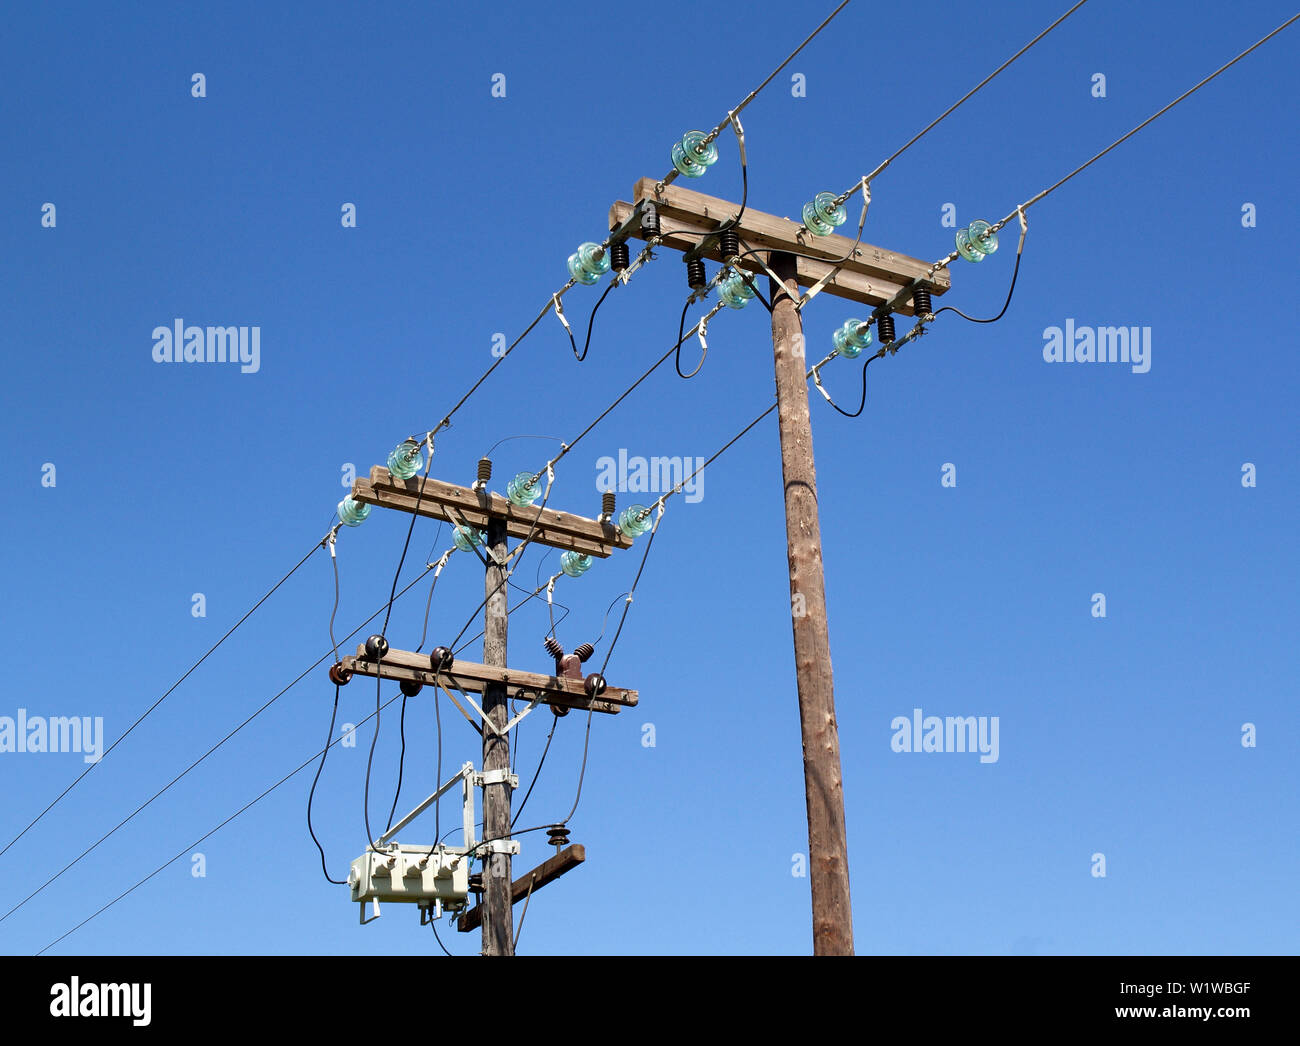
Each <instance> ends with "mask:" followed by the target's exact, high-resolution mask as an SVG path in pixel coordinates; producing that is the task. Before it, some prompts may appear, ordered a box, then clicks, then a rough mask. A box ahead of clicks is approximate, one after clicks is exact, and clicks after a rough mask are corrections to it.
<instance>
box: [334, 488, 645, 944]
mask: <svg viewBox="0 0 1300 1046" xmlns="http://www.w3.org/2000/svg"><path fill="white" fill-rule="evenodd" d="M352 497H353V499H354V500H355V501H357V502H359V503H361V504H363V505H378V506H381V507H383V508H388V509H394V510H396V511H399V512H411V513H414V514H416V515H419V516H424V517H426V518H428V519H437V520H441V521H443V522H446V523H452V524H455V525H456V526H462V527H467V528H470V529H473V530H483V531H485V532H486V533H485V539H486V540H485V542H484V544H485V549H484V552H485V556H484V558H485V559H486V560H487V570H486V576H485V578H484V585H485V591H486V596H487V598H486V599H485V601H484V604H483V614H484V625H483V664H477V663H475V662H471V661H460V660H456V658H455V656H454V654H453V653H452V651H451V650H450V649H448V648H446V647H436V648H435V649H434V651H433V653H432V654H421V653H416V652H414V651H411V650H397V649H389V650H387V651H386V652H385V653H384V655H383V657H382V658H372V657H370V655H369V654H367V653H366V648H365V645H364V644H363V645H361V646H359V647H358V648H357V653H356V654H355V655H354V656H350V657H344V658H341V659H340V660H339V662H338V664H336V665H334V666H333V667H332V668H331V669H330V673H331V678H332V679H333V678H335V676H336V674H337V675H339V676H340V677H341V681H342V682H346V681H347V679H348V678H349V677H350V676H351V675H353V674H354V673H355V674H358V675H366V676H372V677H373V676H378V677H380V678H382V679H391V680H394V681H396V682H400V683H402V684H404V685H405V684H411V683H414V684H418V686H417V687H416V689H417V690H418V689H419V687H422V686H434V687H438V688H440V689H441V690H442V691H443V692H444V693H446V695H447V697H448V698H449V699H450V700H451V701H452V703H453V704H455V706H456V707H457V708H458V709H459V710H460V712H461V714H462V715H464V716H465V718H466V719H468V720H469V721H470V722H471V723H472V724H473V725H474V727H475V728H476V729H478V730H479V731H480V732H481V733H482V735H483V772H482V774H476V775H474V777H475V779H476V780H477V781H478V782H479V783H481V784H482V786H483V836H482V843H481V844H480V845H482V846H483V850H482V851H481V853H482V857H483V893H482V898H481V900H480V902H479V903H478V904H477V905H475V906H474V907H471V908H468V909H464V910H461V914H460V918H459V919H458V928H459V929H460V930H461V931H462V932H469V931H471V930H474V929H477V928H480V927H481V928H482V934H483V945H482V951H483V954H484V955H513V954H514V911H513V906H514V905H515V904H516V903H517V902H519V901H521V900H523V901H524V902H525V903H527V898H529V897H531V895H532V894H533V893H534V892H535V891H537V890H539V889H541V888H542V887H544V886H546V885H548V884H549V883H552V882H555V881H556V880H557V879H559V878H560V877H561V876H563V875H565V874H566V873H568V872H569V871H571V870H572V869H574V868H577V867H578V866H579V865H581V864H582V863H583V862H584V861H585V860H586V849H585V848H584V847H583V846H581V845H578V844H574V845H568V832H567V830H563V829H562V828H557V829H555V830H553V831H552V832H550V833H549V834H550V836H551V843H552V845H554V846H555V847H556V854H555V856H554V857H550V858H548V859H547V860H545V861H543V862H542V863H541V864H539V865H537V866H536V867H535V868H533V869H532V870H531V871H529V872H526V873H525V874H524V875H523V876H521V877H520V878H519V879H517V880H515V881H514V882H512V881H511V863H512V861H511V855H512V853H513V852H514V848H515V847H517V845H518V844H517V843H514V842H513V841H512V840H511V839H510V797H511V790H512V789H513V788H514V787H515V786H516V785H517V784H518V778H516V777H515V776H514V775H513V774H511V772H510V741H509V730H510V727H512V726H513V725H514V724H516V723H518V722H519V721H520V720H521V719H522V718H523V717H524V716H525V715H527V714H529V713H530V712H531V711H532V709H533V708H535V707H539V706H540V705H543V704H544V705H546V706H549V707H550V708H551V709H552V710H553V711H555V713H556V714H557V715H563V714H566V713H567V712H568V711H569V710H571V709H574V708H576V709H580V710H583V711H590V712H601V713H605V714H617V713H618V712H619V711H620V710H621V709H623V708H627V707H632V706H635V705H636V704H637V702H638V695H637V692H636V691H635V690H628V689H626V688H624V687H615V686H610V685H609V684H608V682H607V681H606V680H605V679H604V677H603V676H601V675H599V674H596V673H593V674H591V675H588V676H586V677H585V678H584V677H583V675H582V673H581V668H580V665H581V663H582V661H585V660H586V657H587V656H590V653H591V650H590V647H587V653H586V654H585V655H584V654H580V653H578V651H577V650H575V652H574V654H572V655H569V656H568V657H567V658H563V654H557V655H554V656H555V666H554V667H555V673H554V674H547V673H539V672H529V671H525V670H520V669H517V668H515V669H512V668H510V667H509V666H508V664H507V661H506V630H507V629H506V623H507V616H506V615H507V604H508V602H509V600H508V598H507V596H508V593H507V591H506V577H507V575H508V570H507V567H506V555H507V548H506V545H507V540H508V539H509V538H511V537H515V538H522V539H525V540H528V541H531V542H533V543H534V544H539V545H547V546H549V547H551V548H556V549H560V550H562V551H565V552H574V553H576V554H579V555H584V556H590V557H593V558H598V559H608V558H609V557H610V556H611V555H612V554H613V553H614V551H615V550H617V549H628V548H631V547H632V543H633V539H632V538H631V537H629V536H628V535H626V534H624V533H623V532H622V531H621V530H619V529H618V527H617V526H616V525H615V524H614V522H613V519H612V517H611V516H610V515H609V512H612V506H611V508H610V509H609V512H604V511H603V512H602V515H601V517H600V518H599V519H588V518H586V517H584V516H577V515H574V514H572V513H569V512H559V511H556V510H555V509H549V508H543V507H541V506H532V505H516V504H514V503H512V502H511V501H509V500H507V499H506V498H503V497H501V495H499V494H493V493H489V492H488V491H487V490H486V489H478V488H476V487H459V486H456V485H455V484H452V483H446V482H443V481H441V480H437V479H424V478H420V477H411V478H409V479H399V478H397V477H395V476H393V475H392V474H391V473H390V472H389V471H388V469H386V468H383V467H381V466H378V465H376V466H375V467H374V468H372V469H371V470H370V476H369V478H368V479H360V478H358V479H356V480H354V481H353V484H352ZM581 649H582V647H579V648H578V650H581ZM561 658H563V659H564V662H565V663H564V664H562V663H561ZM453 691H457V692H459V693H460V694H461V695H462V698H464V699H465V700H466V701H467V702H468V703H469V704H470V705H472V706H473V707H474V709H475V711H477V712H479V713H480V714H481V725H480V723H479V722H477V721H475V720H474V719H473V718H471V716H470V713H469V711H468V710H467V709H466V708H465V707H464V705H463V704H462V703H461V701H460V700H458V699H457V698H456V697H455V696H454V694H453ZM471 693H477V694H481V695H482V699H483V701H482V707H481V708H479V706H478V705H474V703H473V701H472V699H470V698H469V697H468V695H469V694H471ZM512 700H516V701H523V702H527V703H528V707H526V708H525V709H524V710H523V711H521V712H518V713H517V714H516V715H515V716H514V718H513V719H511V718H510V702H511V701H512ZM471 769H472V768H471ZM435 798H436V797H435ZM430 801H432V800H430ZM471 821H472V818H471ZM406 823H407V822H406V821H403V822H402V825H403V826H404V825H405V824H406ZM471 831H472V824H471V825H467V826H466V836H467V837H468V836H469V835H470V833H471ZM467 845H470V844H468V843H467Z"/></svg>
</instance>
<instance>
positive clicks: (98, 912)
mask: <svg viewBox="0 0 1300 1046" xmlns="http://www.w3.org/2000/svg"><path fill="white" fill-rule="evenodd" d="M396 700H397V698H396V697H393V698H390V699H389V701H388V704H390V705H391V704H392V703H393V702H394V701H396ZM385 707H387V706H385ZM371 718H373V713H372V715H370V716H367V717H366V718H365V719H363V720H361V722H360V723H358V724H357V726H364V725H365V724H366V723H368V722H369V721H370V719H371ZM341 740H343V735H340V736H339V737H337V738H334V739H332V740H331V741H330V743H329V744H328V745H326V746H325V747H326V748H332V747H333V746H334V745H336V744H338V743H339V742H340V741H341ZM323 751H324V749H322V752H323ZM319 755H321V752H313V753H312V754H311V755H310V756H309V757H308V758H307V759H306V760H304V761H303V762H301V763H299V764H298V766H297V767H296V768H295V769H293V770H290V771H289V772H288V773H287V774H285V775H284V776H283V777H282V778H280V779H279V780H278V781H276V782H275V784H273V785H271V786H270V787H269V788H267V789H266V790H265V791H264V792H262V793H261V794H259V795H258V796H257V797H256V798H254V799H250V800H249V801H248V802H247V803H245V804H244V805H243V806H241V807H240V808H239V809H238V810H236V811H235V812H234V813H233V814H231V815H230V816H229V817H227V818H226V819H225V820H224V821H222V822H221V823H220V824H218V825H217V826H216V827H215V828H213V829H211V830H210V831H208V832H205V833H204V834H203V835H201V836H199V838H197V839H195V840H194V842H192V843H190V845H189V846H187V847H185V848H184V849H183V850H180V851H179V852H177V853H176V854H175V856H173V857H170V858H168V859H167V860H166V861H164V862H163V863H162V864H160V865H159V866H158V867H157V868H155V869H154V870H153V871H152V872H150V873H149V874H148V875H146V876H145V877H144V878H143V879H140V880H138V881H137V882H136V883H135V884H134V885H133V886H130V887H128V888H127V889H125V890H123V891H122V892H121V893H120V894H118V895H117V896H116V897H114V898H113V899H112V900H111V901H109V902H108V903H107V904H105V905H103V906H102V907H100V908H98V909H97V910H96V911H94V912H92V913H91V914H90V915H88V916H86V918H84V919H82V920H81V922H79V923H77V925H76V926H74V927H73V928H72V929H71V930H67V931H65V932H64V933H62V934H60V935H59V936H58V937H56V938H54V940H52V941H51V942H50V943H49V944H47V945H46V946H45V947H44V948H42V949H41V950H40V951H38V952H37V953H36V954H37V955H44V954H45V953H46V952H47V951H49V950H50V949H51V948H53V947H54V946H55V945H56V944H58V943H59V942H60V941H62V940H63V939H64V938H65V937H69V936H71V935H72V934H74V933H76V932H77V931H78V930H80V929H81V928H82V927H83V926H85V925H86V924H87V923H89V922H91V921H92V920H93V919H97V918H98V917H99V916H101V915H103V914H104V913H105V912H106V911H108V909H110V908H112V907H113V905H115V904H117V903H118V902H119V901H121V900H122V899H123V898H125V897H127V896H129V895H130V894H132V893H134V892H135V891H136V890H138V889H139V888H140V887H141V886H143V885H144V884H145V883H147V882H149V880H150V879H152V878H154V876H156V875H158V874H159V873H160V872H161V871H162V870H163V869H165V868H167V867H168V866H169V865H172V864H175V863H176V862H177V861H179V860H180V859H181V858H182V857H185V856H186V855H188V854H190V853H193V852H194V850H195V849H196V848H197V847H198V846H199V845H200V844H202V843H203V842H204V841H205V840H206V839H208V838H210V837H211V836H213V835H216V834H217V832H219V831H221V829H223V828H224V827H225V826H226V825H228V824H229V823H230V822H231V821H233V820H234V819H235V818H237V817H238V816H239V815H240V814H242V813H243V812H244V811H245V810H248V809H249V808H251V807H253V806H255V805H256V804H257V803H260V802H261V801H262V800H263V799H265V798H266V797H267V796H268V795H270V794H271V793H272V792H274V791H275V790H276V789H277V788H279V787H280V786H281V785H283V784H284V783H286V782H287V781H289V780H290V779H291V778H294V777H297V776H298V774H300V773H302V771H304V770H305V769H307V767H309V766H311V764H312V763H314V762H315V761H316V758H317V756H319Z"/></svg>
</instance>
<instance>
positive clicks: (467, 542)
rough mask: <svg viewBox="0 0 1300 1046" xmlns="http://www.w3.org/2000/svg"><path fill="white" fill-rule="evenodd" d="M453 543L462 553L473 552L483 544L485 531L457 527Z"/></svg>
mask: <svg viewBox="0 0 1300 1046" xmlns="http://www.w3.org/2000/svg"><path fill="white" fill-rule="evenodd" d="M451 543H452V544H453V545H455V546H456V547H457V548H458V549H460V550H461V551H462V552H473V551H474V548H475V546H477V545H481V544H483V531H481V530H475V529H474V528H473V527H462V526H457V527H456V528H455V530H454V531H453V532H452V535H451Z"/></svg>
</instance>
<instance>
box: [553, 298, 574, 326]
mask: <svg viewBox="0 0 1300 1046" xmlns="http://www.w3.org/2000/svg"><path fill="white" fill-rule="evenodd" d="M551 304H552V305H554V306H555V315H556V316H558V317H559V318H560V322H561V323H563V324H564V329H565V330H567V331H568V332H569V333H570V334H572V333H573V328H572V327H570V326H569V320H568V318H567V317H566V316H565V315H564V306H563V305H561V304H560V295H559V293H558V292H557V293H555V294H552V295H551Z"/></svg>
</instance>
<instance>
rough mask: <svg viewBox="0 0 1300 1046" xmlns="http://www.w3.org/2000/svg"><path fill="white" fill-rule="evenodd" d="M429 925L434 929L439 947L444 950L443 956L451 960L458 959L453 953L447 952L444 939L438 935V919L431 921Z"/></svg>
mask: <svg viewBox="0 0 1300 1046" xmlns="http://www.w3.org/2000/svg"><path fill="white" fill-rule="evenodd" d="M429 925H430V926H432V927H433V936H434V937H435V938H436V939H437V941H438V947H439V948H441V949H442V954H443V955H445V956H447V958H449V959H454V958H456V956H454V955H452V954H451V952H449V951H447V946H446V945H445V944H443V943H442V937H441V935H440V934H439V933H438V921H437V920H436V919H430V920H429Z"/></svg>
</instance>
